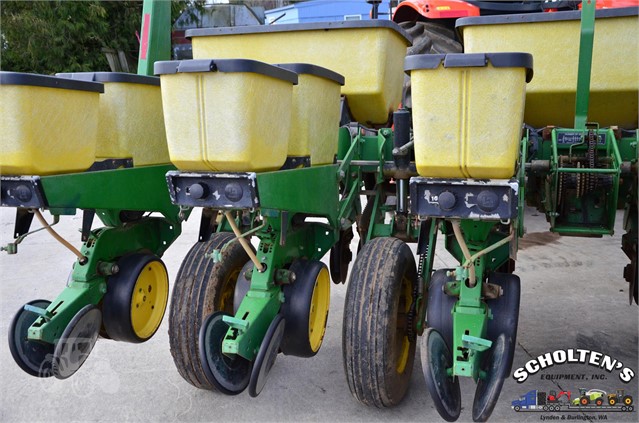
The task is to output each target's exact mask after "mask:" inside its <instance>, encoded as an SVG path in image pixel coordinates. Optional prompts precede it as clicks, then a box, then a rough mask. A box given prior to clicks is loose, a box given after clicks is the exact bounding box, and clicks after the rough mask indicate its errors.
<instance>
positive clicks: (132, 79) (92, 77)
mask: <svg viewBox="0 0 639 423" xmlns="http://www.w3.org/2000/svg"><path fill="white" fill-rule="evenodd" d="M55 76H57V77H60V78H69V79H76V80H79V81H93V82H126V83H129V84H145V85H156V86H158V87H159V86H160V78H158V77H157V76H147V75H137V74H134V73H125V72H73V73H56V74H55Z"/></svg>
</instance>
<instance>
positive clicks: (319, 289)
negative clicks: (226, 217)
mask: <svg viewBox="0 0 639 423" xmlns="http://www.w3.org/2000/svg"><path fill="white" fill-rule="evenodd" d="M307 298H308V297H307ZM330 303H331V282H330V278H329V276H328V270H326V268H325V267H324V268H322V270H320V272H319V273H318V275H317V278H316V279H315V287H314V288H313V297H312V298H311V309H310V310H309V317H308V339H309V342H310V346H311V349H312V350H313V352H317V351H318V350H319V349H320V347H321V346H322V340H323V339H324V333H325V332H326V319H327V318H328V308H329V306H330Z"/></svg>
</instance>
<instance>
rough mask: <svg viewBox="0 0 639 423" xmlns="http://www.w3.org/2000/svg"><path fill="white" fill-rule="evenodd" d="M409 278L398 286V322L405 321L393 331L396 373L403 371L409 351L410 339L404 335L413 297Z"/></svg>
mask: <svg viewBox="0 0 639 423" xmlns="http://www.w3.org/2000/svg"><path fill="white" fill-rule="evenodd" d="M410 285H411V284H410V280H408V279H407V278H404V279H402V286H401V288H400V294H399V295H400V297H399V304H398V307H397V314H398V316H397V317H398V323H399V320H402V321H403V322H405V324H403V325H402V324H398V325H397V332H396V333H395V346H396V349H395V351H397V366H396V367H395V369H396V370H397V373H400V374H401V373H404V370H406V365H407V364H408V356H409V353H410V341H409V340H408V336H407V335H406V329H407V327H406V325H407V324H408V319H407V318H408V313H409V312H410V306H411V302H412V298H413V293H412V292H411V287H410Z"/></svg>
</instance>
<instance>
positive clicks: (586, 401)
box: [579, 396, 590, 405]
mask: <svg viewBox="0 0 639 423" xmlns="http://www.w3.org/2000/svg"><path fill="white" fill-rule="evenodd" d="M588 404H590V398H588V397H586V396H583V397H581V398H579V405H588Z"/></svg>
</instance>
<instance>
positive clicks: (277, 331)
mask: <svg viewBox="0 0 639 423" xmlns="http://www.w3.org/2000/svg"><path fill="white" fill-rule="evenodd" d="M285 325H286V320H284V318H283V317H282V315H281V314H278V315H277V316H275V319H273V321H272V322H271V324H270V325H269V327H268V329H267V331H266V335H264V340H263V341H262V346H261V347H260V351H259V352H258V353H257V357H256V358H255V364H254V366H253V371H252V372H251V381H250V383H249V395H250V396H252V397H256V396H258V395H259V394H260V392H262V388H264V385H265V384H266V379H267V378H268V375H269V373H270V372H271V369H272V368H273V364H275V359H276V358H277V353H278V352H279V349H280V344H281V343H282V338H283V337H284V327H285Z"/></svg>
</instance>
